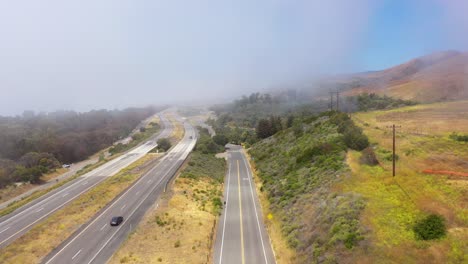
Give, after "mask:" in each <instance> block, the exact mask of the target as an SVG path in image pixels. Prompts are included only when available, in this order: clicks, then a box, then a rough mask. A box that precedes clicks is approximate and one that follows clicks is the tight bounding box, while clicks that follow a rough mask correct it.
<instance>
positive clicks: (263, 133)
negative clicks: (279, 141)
mask: <svg viewBox="0 0 468 264" xmlns="http://www.w3.org/2000/svg"><path fill="white" fill-rule="evenodd" d="M256 132H257V136H258V137H259V138H267V137H269V136H271V135H273V134H272V133H271V132H272V131H271V126H270V122H269V121H268V120H267V119H260V120H259V121H258V124H257V129H256Z"/></svg>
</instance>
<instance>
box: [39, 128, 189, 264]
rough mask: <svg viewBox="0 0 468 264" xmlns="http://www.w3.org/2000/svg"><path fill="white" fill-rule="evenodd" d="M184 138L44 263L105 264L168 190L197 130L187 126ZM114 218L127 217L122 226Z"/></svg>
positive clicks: (52, 253)
mask: <svg viewBox="0 0 468 264" xmlns="http://www.w3.org/2000/svg"><path fill="white" fill-rule="evenodd" d="M184 128H185V135H184V138H183V139H182V140H181V141H180V142H179V143H178V144H177V145H176V146H175V147H174V148H172V149H171V150H170V151H169V152H168V153H167V154H166V156H164V158H162V159H161V160H160V161H159V163H158V164H157V165H156V166H155V167H154V168H152V169H151V170H150V171H149V172H147V173H146V174H145V175H143V176H141V177H140V179H138V181H137V182H135V184H134V185H132V186H131V187H130V188H129V189H127V190H126V191H125V192H123V193H122V194H121V195H120V196H119V197H118V198H117V199H115V200H114V201H113V202H111V203H110V204H109V205H108V206H106V207H105V208H104V209H102V210H101V211H100V212H98V213H97V214H96V215H95V216H94V217H93V219H92V220H91V221H90V222H89V223H88V224H86V225H85V226H84V227H83V228H82V229H81V230H78V231H77V232H75V234H73V235H72V236H71V237H70V238H68V239H67V240H66V241H65V242H63V243H62V244H61V245H60V246H59V247H57V248H56V249H55V250H53V251H52V252H51V253H50V254H49V255H48V256H47V257H46V258H45V260H44V261H43V262H44V263H46V264H51V263H60V264H61V263H105V262H106V261H107V260H108V259H109V258H110V257H111V256H112V254H113V253H114V252H115V251H116V250H117V249H118V247H119V246H120V244H121V243H122V242H123V241H124V240H125V238H126V237H127V236H128V234H129V233H130V232H131V230H133V228H135V227H136V226H137V225H138V223H139V222H140V220H141V219H142V217H143V215H144V214H145V213H146V211H147V210H148V209H149V208H150V207H151V206H153V205H154V203H155V201H156V200H157V198H158V197H159V195H160V194H161V193H162V192H163V191H164V187H165V184H166V182H167V181H169V180H170V179H171V178H172V177H173V176H174V175H175V174H176V172H177V170H178V169H179V167H180V166H181V165H182V163H183V162H184V161H185V159H186V158H187V156H188V155H189V153H190V152H191V150H192V149H193V147H194V146H195V143H196V133H195V130H194V128H193V127H192V126H191V125H190V124H189V123H188V122H185V123H184ZM113 216H123V217H124V222H123V223H122V224H120V225H119V226H110V220H111V218H112V217H113Z"/></svg>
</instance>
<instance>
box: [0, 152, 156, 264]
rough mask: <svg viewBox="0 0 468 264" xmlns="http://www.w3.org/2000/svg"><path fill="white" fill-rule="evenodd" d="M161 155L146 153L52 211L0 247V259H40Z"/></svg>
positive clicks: (26, 260)
mask: <svg viewBox="0 0 468 264" xmlns="http://www.w3.org/2000/svg"><path fill="white" fill-rule="evenodd" d="M158 157H159V155H157V154H148V155H146V156H145V157H143V158H141V159H140V160H138V161H136V162H134V163H133V164H131V165H130V166H129V167H127V168H125V169H123V170H122V171H120V172H119V173H118V174H117V175H115V176H112V177H109V178H108V179H106V180H104V181H103V182H102V183H100V184H98V185H97V186H96V187H94V188H92V189H91V190H90V191H88V192H87V193H85V194H83V195H81V196H80V197H79V198H77V199H75V200H74V201H72V202H71V203H70V204H68V205H66V206H65V207H64V208H62V209H60V210H58V211H56V212H55V213H53V214H52V215H50V216H49V217H48V218H47V219H45V220H44V221H43V222H41V223H39V224H37V225H36V226H35V227H34V228H32V229H31V230H30V231H28V232H27V233H26V234H24V235H23V236H21V237H20V238H18V239H17V240H15V241H14V242H13V243H12V244H10V245H8V246H7V247H5V248H2V249H0V263H39V262H40V261H41V259H42V258H43V257H45V256H46V255H47V254H48V253H49V252H50V251H51V250H52V249H54V248H55V247H57V246H58V245H59V244H60V243H62V242H63V241H64V240H65V239H67V238H68V237H69V236H70V235H71V234H73V232H75V231H76V230H77V229H78V228H80V226H82V225H83V224H85V223H86V222H87V221H89V219H90V218H91V217H92V216H93V215H95V214H96V213H97V212H98V211H99V210H101V209H102V208H103V207H104V206H105V205H106V204H108V203H109V202H111V201H112V200H113V199H114V198H115V197H116V196H117V195H118V194H119V193H121V192H122V191H123V190H125V189H126V188H127V187H128V186H130V185H131V184H132V183H133V182H135V181H136V180H137V179H138V178H139V177H140V176H141V175H143V174H144V172H145V171H146V170H147V169H149V168H150V167H151V166H150V164H153V163H154V162H155V160H156V159H157V158H158Z"/></svg>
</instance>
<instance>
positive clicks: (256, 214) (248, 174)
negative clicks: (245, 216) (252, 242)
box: [241, 153, 268, 264]
mask: <svg viewBox="0 0 468 264" xmlns="http://www.w3.org/2000/svg"><path fill="white" fill-rule="evenodd" d="M241 156H242V161H243V162H244V165H245V169H246V170H247V176H249V178H248V179H249V186H250V195H251V197H252V203H253V206H254V211H255V218H256V219H257V228H258V234H259V235H260V241H261V242H262V249H263V256H264V257H265V263H266V264H268V260H267V256H266V251H265V244H264V243H263V236H262V231H261V229H260V221H259V220H258V213H257V205H256V203H255V198H254V195H253V189H252V181H251V180H250V178H251V175H252V174H251V171H250V170H249V168H248V167H247V160H246V159H245V157H244V154H243V153H241Z"/></svg>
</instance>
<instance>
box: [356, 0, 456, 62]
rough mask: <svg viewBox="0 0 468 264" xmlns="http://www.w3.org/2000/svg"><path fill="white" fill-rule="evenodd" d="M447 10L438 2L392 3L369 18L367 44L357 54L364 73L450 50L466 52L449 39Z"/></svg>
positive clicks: (391, 1)
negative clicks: (446, 28) (446, 27)
mask: <svg viewBox="0 0 468 264" xmlns="http://www.w3.org/2000/svg"><path fill="white" fill-rule="evenodd" d="M444 16H445V13H444V10H443V9H442V8H441V6H440V3H438V2H436V1H430V0H429V1H424V3H422V2H421V1H419V2H418V1H405V0H389V1H384V2H382V4H381V6H379V7H378V8H376V10H375V13H373V14H372V15H371V16H370V21H369V29H368V32H367V34H366V36H365V37H364V40H363V42H364V44H363V46H362V47H361V48H360V50H359V52H357V53H356V55H357V56H356V60H357V61H360V64H361V65H359V66H358V67H360V69H361V70H378V69H384V68H387V67H391V66H393V65H397V64H400V63H402V62H404V61H406V60H409V59H411V58H414V57H417V56H421V55H424V54H428V53H431V52H435V51H440V50H447V49H463V45H460V43H454V42H453V41H452V39H450V38H447V35H446V32H445V31H444V27H445V25H446V24H445V23H441V21H443V20H444V19H445V18H444Z"/></svg>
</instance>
